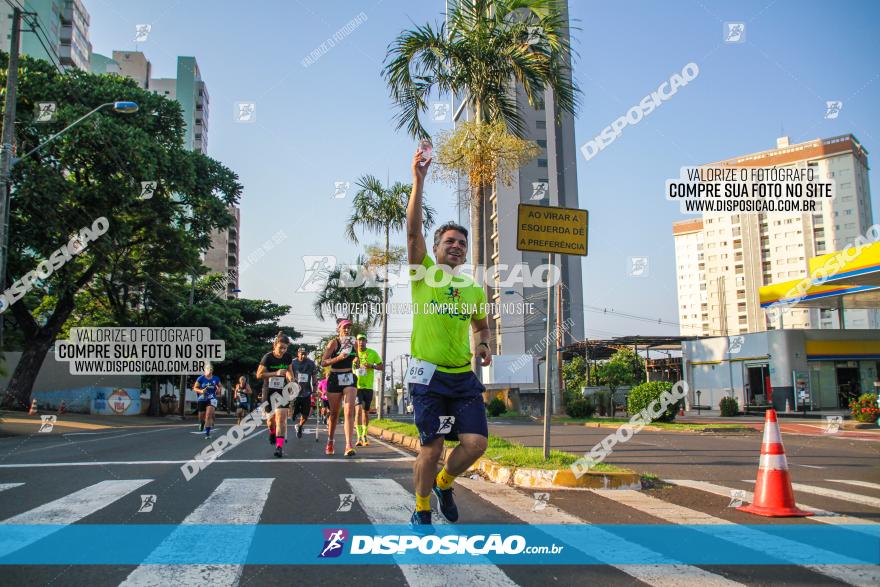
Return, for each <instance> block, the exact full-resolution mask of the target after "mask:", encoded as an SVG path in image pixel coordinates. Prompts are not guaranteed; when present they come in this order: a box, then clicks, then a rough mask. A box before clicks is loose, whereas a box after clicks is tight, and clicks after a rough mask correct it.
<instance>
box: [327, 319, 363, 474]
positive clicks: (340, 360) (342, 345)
mask: <svg viewBox="0 0 880 587" xmlns="http://www.w3.org/2000/svg"><path fill="white" fill-rule="evenodd" d="M336 328H337V330H338V332H339V336H338V337H337V338H334V339H333V340H331V341H330V344H328V345H327V348H326V349H324V356H323V358H322V359H321V366H322V367H330V375H329V377H328V378H327V397H329V398H330V422H329V424H328V426H327V436H328V437H329V439H328V440H327V448H326V450H325V451H324V452H325V453H326V454H328V455H332V454H333V453H334V446H333V435H334V434H335V433H336V423H337V422H338V420H339V403H340V402H341V401H342V400H343V399H345V404H344V405H345V426H344V432H345V456H347V457H351V456H354V454H355V451H354V447H353V445H352V437H353V436H354V410H355V407H354V402H355V399H356V398H357V388H356V387H355V382H354V373H353V372H352V370H351V364H352V362H353V361H354V358H355V357H356V356H357V352H356V351H355V343H354V338H353V337H352V336H351V321H350V320H345V319H343V320H339V321H338V322H337V325H336Z"/></svg>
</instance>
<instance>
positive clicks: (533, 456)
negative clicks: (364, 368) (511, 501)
mask: <svg viewBox="0 0 880 587" xmlns="http://www.w3.org/2000/svg"><path fill="white" fill-rule="evenodd" d="M370 425H371V426H376V427H377V428H383V429H385V430H388V431H390V432H398V433H400V434H405V435H407V436H415V437H418V435H419V432H418V429H417V428H416V426H415V424H409V423H407V422H397V421H395V420H371V421H370ZM457 444H458V442H453V441H450V440H447V441H446V442H445V445H446V446H449V447H452V446H456V445H457ZM483 456H485V457H486V458H488V459H491V460H493V461H495V462H496V463H498V464H499V465H504V466H507V467H524V468H527V469H566V468H568V467H570V466H571V465H572V464H573V463H574V462H575V461H577V460H578V459H579V458H581V456H582V455H576V454H573V453H570V452H565V451H561V450H551V451H550V458H549V459H547V460H546V461H545V460H544V451H543V450H542V449H540V448H537V447H529V446H523V445H522V444H520V443H518V442H513V441H510V440H507V439H505V438H501V437H499V436H492V435H491V434H490V435H489V447H488V448H487V449H486V453H485V454H484V455H483ZM592 470H593V471H596V472H599V473H631V472H632V471H630V470H629V469H624V468H622V467H617V466H615V465H609V464H606V463H599V464H598V465H596V466H594V467H593V469H592Z"/></svg>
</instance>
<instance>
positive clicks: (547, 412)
mask: <svg viewBox="0 0 880 587" xmlns="http://www.w3.org/2000/svg"><path fill="white" fill-rule="evenodd" d="M549 264H550V265H553V253H550V262H549ZM552 299H553V286H552V285H550V282H549V280H548V283H547V337H546V338H545V339H544V343H545V344H546V349H545V352H546V358H545V359H544V459H545V460H546V459H548V458H550V416H551V415H552V401H551V400H552V397H553V396H552V395H551V389H550V322H551V319H550V317H551V316H550V313H551V312H552V311H553V306H552V303H551V301H552Z"/></svg>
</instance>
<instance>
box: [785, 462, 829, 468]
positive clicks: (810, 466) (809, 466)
mask: <svg viewBox="0 0 880 587" xmlns="http://www.w3.org/2000/svg"><path fill="white" fill-rule="evenodd" d="M788 464H789V465H791V466H792V467H806V468H808V469H825V468H827V467H820V466H819V465H802V464H800V463H791V462H789V463H788Z"/></svg>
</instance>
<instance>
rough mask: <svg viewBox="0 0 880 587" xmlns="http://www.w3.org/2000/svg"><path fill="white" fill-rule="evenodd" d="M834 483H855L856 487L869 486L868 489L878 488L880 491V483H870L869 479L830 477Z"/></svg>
mask: <svg viewBox="0 0 880 587" xmlns="http://www.w3.org/2000/svg"><path fill="white" fill-rule="evenodd" d="M828 481H831V482H832V483H846V484H847V485H855V486H856V487H867V488H868V489H876V490H878V491H880V483H868V482H867V481H856V480H854V479H828Z"/></svg>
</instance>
